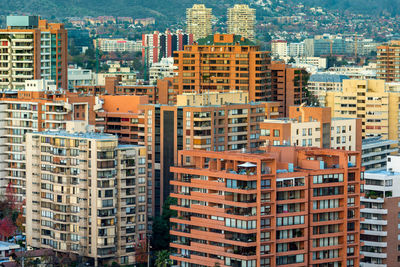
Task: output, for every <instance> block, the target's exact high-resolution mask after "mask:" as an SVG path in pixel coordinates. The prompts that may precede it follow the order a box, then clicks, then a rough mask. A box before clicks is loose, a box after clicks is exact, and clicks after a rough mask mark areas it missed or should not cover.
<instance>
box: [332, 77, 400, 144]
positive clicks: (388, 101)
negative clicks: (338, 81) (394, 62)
mask: <svg viewBox="0 0 400 267" xmlns="http://www.w3.org/2000/svg"><path fill="white" fill-rule="evenodd" d="M399 96H400V90H399V89H398V87H397V89H396V87H393V88H392V89H391V90H390V91H389V90H387V88H386V85H385V81H383V80H343V90H342V91H341V92H334V91H330V92H327V95H326V102H325V105H324V106H326V107H330V108H331V111H332V117H342V118H361V120H362V134H363V138H366V137H373V136H382V138H383V139H390V140H398V139H399V131H398V125H399V116H398V107H399Z"/></svg>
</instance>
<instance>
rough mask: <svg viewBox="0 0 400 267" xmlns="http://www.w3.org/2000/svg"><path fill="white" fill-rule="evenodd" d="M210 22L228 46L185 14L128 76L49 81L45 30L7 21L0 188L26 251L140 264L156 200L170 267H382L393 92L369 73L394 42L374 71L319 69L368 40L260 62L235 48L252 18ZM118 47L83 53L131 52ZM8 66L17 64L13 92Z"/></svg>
mask: <svg viewBox="0 0 400 267" xmlns="http://www.w3.org/2000/svg"><path fill="white" fill-rule="evenodd" d="M227 14H228V15H227V18H228V23H227V25H228V28H227V32H228V33H227V34H220V33H216V34H212V28H214V29H215V28H219V27H220V26H221V25H218V24H216V20H215V19H214V17H212V10H211V9H210V8H206V7H205V6H204V5H194V6H193V7H192V8H189V9H187V21H186V22H187V29H186V32H183V31H176V32H171V31H169V30H167V31H166V32H165V33H160V32H158V31H155V32H154V33H149V34H148V33H143V32H142V33H143V34H142V41H141V51H142V60H143V63H144V64H143V66H144V70H142V71H141V72H139V71H136V70H134V69H133V68H132V67H131V65H130V64H129V63H127V61H122V60H121V61H115V62H112V61H110V62H108V64H109V68H108V70H107V71H102V72H100V73H94V72H91V71H89V72H88V70H87V69H79V68H75V69H72V68H71V69H70V70H68V69H67V64H68V61H67V60H68V59H67V58H66V56H67V54H68V53H67V40H68V37H67V31H66V30H65V29H64V25H63V24H60V23H58V24H53V23H47V21H45V20H40V19H39V17H35V16H11V17H8V21H7V24H8V29H4V30H0V32H1V33H0V39H1V38H2V37H4V38H8V39H9V40H10V41H8V42H5V41H4V40H3V41H2V42H1V43H0V44H1V45H2V46H7V47H8V48H7V49H5V48H3V49H1V50H0V51H1V52H2V53H5V54H6V53H8V56H10V55H11V56H14V54H15V53H17V54H18V53H20V51H22V53H20V54H21V55H17V57H15V58H13V57H8V56H7V55H4V58H3V57H0V59H4V60H7V61H8V63H7V64H11V65H7V66H6V65H4V67H8V66H13V67H14V66H15V68H16V69H15V70H16V72H14V69H10V68H8V69H7V70H4V71H9V73H8V74H7V75H8V76H9V77H12V75H14V73H16V76H18V77H17V78H21V79H19V80H13V79H10V80H7V81H8V82H9V83H8V84H7V85H5V86H4V88H0V89H1V90H0V132H1V133H2V134H3V135H2V138H0V158H1V159H2V162H1V163H0V167H1V170H0V181H1V183H0V189H1V191H2V192H3V193H6V197H12V198H13V199H14V200H15V201H16V203H21V204H22V205H23V210H22V213H21V214H22V217H23V228H22V229H23V230H22V231H23V232H22V233H23V234H24V235H26V244H27V245H29V246H30V247H31V248H33V249H34V251H36V250H42V249H49V250H52V251H54V253H55V255H57V256H59V257H64V256H66V255H68V257H69V256H71V255H73V256H71V257H75V258H76V259H77V260H83V261H86V260H87V261H89V262H92V261H93V263H90V264H93V265H94V266H104V265H105V264H108V265H110V264H114V263H113V262H116V263H118V264H129V265H131V264H137V263H148V264H150V263H149V262H148V261H149V260H154V256H153V255H151V253H150V250H152V247H153V246H154V244H153V243H152V242H155V241H154V240H155V239H157V238H158V236H153V237H151V235H152V234H153V231H155V233H157V234H158V235H160V239H162V238H164V237H161V235H162V234H160V233H158V232H157V231H160V229H159V228H160V225H159V223H160V221H159V220H163V219H164V216H165V214H163V211H164V212H165V210H166V207H165V204H167V203H169V200H170V199H169V198H170V197H172V198H174V199H176V200H177V203H176V204H172V205H171V207H170V208H171V213H174V212H177V216H175V215H173V216H172V217H171V219H170V220H169V221H168V220H165V221H163V222H162V223H164V225H163V226H162V227H164V226H165V228H163V232H164V233H165V234H166V232H167V231H168V228H170V234H171V239H169V237H166V238H165V240H163V241H165V243H166V244H164V249H166V250H168V253H169V255H168V257H170V259H171V260H173V264H174V265H177V266H216V265H223V266H251V267H252V266H316V267H317V266H318V267H325V266H328V267H330V266H333V267H339V266H350V267H351V266H365V267H372V265H373V264H380V265H385V266H387V264H391V265H396V262H397V261H398V257H399V256H400V255H397V254H398V251H397V249H396V248H397V247H396V245H398V246H399V245H400V243H399V244H397V243H398V242H399V241H398V240H399V239H398V238H396V237H398V236H397V235H399V233H397V232H398V227H397V226H398V225H397V224H398V223H400V222H398V218H397V217H398V216H397V212H398V211H397V208H398V207H399V205H398V199H397V197H398V193H397V191H396V190H397V184H396V181H395V179H396V177H397V167H396V164H397V163H398V162H400V160H398V159H397V158H396V157H394V156H393V155H394V154H396V153H398V141H399V138H400V137H399V136H400V135H399V134H400V133H399V120H400V118H399V114H400V113H399V112H398V109H399V107H400V102H399V101H400V95H399V92H400V91H399V89H400V83H396V82H394V81H395V80H394V79H392V78H389V76H387V75H386V76H385V77H383V76H381V74H382V73H390V74H392V73H395V72H396V71H392V69H396V60H395V59H396V51H395V50H396V48H395V47H396V46H397V43H392V44H391V45H392V47H390V46H389V47H388V48H381V47H378V55H377V56H378V59H377V63H376V64H370V65H367V64H365V65H364V66H363V67H351V66H350V67H349V66H346V65H345V66H343V67H334V68H330V69H329V70H327V71H322V70H324V69H326V68H327V67H328V65H330V64H331V59H329V60H328V59H327V58H326V57H321V56H331V57H332V56H338V57H341V56H342V54H343V55H344V54H347V55H356V56H357V55H365V54H368V53H370V52H371V51H374V49H376V43H374V42H373V40H367V39H365V40H364V39H361V38H360V39H358V36H355V37H354V38H353V39H352V38H342V37H341V36H331V35H324V36H316V37H315V38H313V39H310V38H308V39H306V40H305V41H304V42H293V43H287V42H286V41H282V42H280V41H277V42H274V41H273V42H272V45H274V46H275V47H274V48H273V49H272V50H273V51H272V54H271V53H270V52H269V51H264V49H262V48H261V46H259V45H256V43H255V42H253V41H256V38H255V33H254V27H255V10H254V9H252V8H249V6H247V5H235V6H234V7H233V8H228V10H227ZM119 20H120V21H121V22H123V23H133V19H131V18H120V19H119ZM153 21H154V19H152V20H151V19H149V20H148V21H147V20H144V21H143V23H147V22H149V23H153ZM93 23H94V24H99V25H101V24H104V23H111V24H116V23H117V20H115V18H113V17H107V16H105V17H99V18H97V19H95V20H93ZM138 23H139V24H143V23H142V22H141V21H139V22H138ZM154 23H155V21H154ZM143 27H145V25H143ZM257 27H259V26H258V25H257ZM21 28H23V29H21ZM16 32H18V34H17V33H16ZM21 33H23V34H21ZM19 34H20V35H21V36H20V35H19ZM11 35H13V38H11V37H10V36H11ZM22 35H23V36H22ZM53 37H54V38H53ZM48 39H49V40H48ZM53 39H54V40H53ZM21 40H22V41H21ZM48 41H49V42H48ZM53 41H54V42H53ZM103 41H104V42H103ZM124 41H126V39H118V38H107V39H102V38H99V39H97V40H96V42H95V45H96V46H98V47H97V48H99V49H100V50H103V51H104V52H111V51H120V52H122V51H131V50H130V49H131V48H132V47H130V48H129V47H127V46H126V43H124ZM26 42H27V43H29V48H28V47H26V46H25V45H24V44H25V43H26ZM127 42H131V43H130V44H133V43H135V45H138V47H139V43H138V42H137V41H127ZM14 44H15V45H14ZM257 44H258V42H257ZM14 46H15V47H14ZM47 46H49V48H50V50H47ZM374 46H375V48H374ZM0 47H1V46H0ZM132 49H133V48H132ZM135 49H136V50H137V47H136V48H135ZM285 49H286V50H285ZM368 49H370V50H368ZM379 49H382V50H379ZM385 49H387V51H385ZM392 50H394V51H392ZM28 51H29V53H30V54H29V55H26V54H25V53H26V52H28ZM132 51H133V50H132ZM389 52H390V53H389ZM98 53H99V51H96V59H97V57H98ZM280 53H282V54H285V57H280ZM22 54H23V55H22ZM0 56H1V55H0ZM19 56H22V58H21V57H19ZM276 56H279V59H278V60H274V57H276ZM32 57H33V60H32ZM35 57H36V58H35ZM271 57H272V59H271ZM287 57H290V58H289V59H287ZM292 57H293V60H292ZM324 59H325V63H324V62H323V61H324ZM281 60H284V61H281ZM384 60H386V61H385V62H383V61H384ZM0 61H1V60H0ZM19 61H23V63H21V64H28V63H29V62H30V61H33V63H32V64H33V66H35V68H32V73H29V75H28V74H27V73H24V75H22V76H24V77H23V79H22V76H21V75H20V74H21V73H19V72H18V70H17V69H18V68H20V67H21V68H26V67H27V65H19V64H20V62H19ZM48 61H50V63H49V65H46V64H47V63H46V62H48ZM53 61H54V62H53ZM289 61H291V62H292V61H295V63H293V62H292V63H293V64H292V63H289ZM3 63H4V62H3ZM3 63H1V62H0V64H3ZM53 63H54V64H53ZM98 63H99V62H96V64H98ZM139 63H140V62H139ZM4 64H5V63H4ZM324 64H325V65H326V66H325V67H324V66H323V65H324ZM360 64H363V63H361V62H360ZM307 65H311V66H314V67H315V68H316V71H315V72H314V71H309V69H310V68H309V66H307ZM49 66H50V71H49V72H48V71H47V70H48V67H49ZM54 66H57V67H56V68H55V67H54ZM330 66H331V65H330ZM28 67H29V68H30V65H29V66H28ZM315 68H314V70H315ZM39 70H40V72H37V71H39ZM0 71H1V69H0ZM25 74H26V75H25ZM68 74H71V77H70V79H69V78H68ZM145 74H149V75H148V76H146V75H145ZM142 75H143V76H142ZM374 75H375V76H374ZM382 77H383V78H384V79H386V81H385V80H384V79H382ZM394 77H395V76H394ZM0 78H1V75H0ZM380 78H381V79H380ZM53 80H54V81H53ZM14 81H15V83H13V82H14ZM0 85H1V82H0ZM318 105H321V106H322V107H319V106H318ZM364 170H366V173H365V175H364ZM364 178H365V179H366V181H365V182H364ZM364 183H365V186H364ZM382 187H383V188H382ZM364 190H365V192H364ZM363 203H364V204H363ZM376 204H378V205H376ZM377 210H381V211H377ZM153 226H155V228H156V229H154V227H153ZM169 226H170V227H169ZM167 243H170V244H169V246H168V245H167ZM385 245H386V246H387V247H388V249H385V248H384V247H385ZM389 247H390V248H389ZM147 257H148V258H149V259H147ZM150 258H153V259H150ZM361 262H362V263H361ZM371 264H372V265H371ZM380 265H379V266H380Z"/></svg>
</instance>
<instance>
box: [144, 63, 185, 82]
mask: <svg viewBox="0 0 400 267" xmlns="http://www.w3.org/2000/svg"><path fill="white" fill-rule="evenodd" d="M177 69H178V67H177V66H174V58H172V57H169V58H162V59H161V61H160V62H157V63H153V65H151V67H150V70H149V80H150V84H156V83H157V80H161V79H163V78H166V77H174V76H176V74H177V73H175V72H174V71H175V70H177Z"/></svg>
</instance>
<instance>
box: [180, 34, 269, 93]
mask: <svg viewBox="0 0 400 267" xmlns="http://www.w3.org/2000/svg"><path fill="white" fill-rule="evenodd" d="M174 64H175V66H177V67H178V70H177V73H178V74H177V76H176V77H175V78H174V91H175V92H176V94H183V93H193V92H196V93H205V92H217V91H218V92H226V91H232V90H239V91H247V92H248V93H249V99H250V101H266V100H268V98H269V93H270V90H269V84H270V80H269V79H270V71H269V69H268V66H269V64H270V57H269V52H264V51H260V50H259V47H258V46H255V45H254V44H253V43H252V42H251V41H249V40H248V39H245V38H244V37H240V36H236V35H233V34H215V35H213V36H208V37H207V38H204V39H200V40H198V42H197V43H195V44H193V45H190V46H186V47H185V50H184V51H177V52H176V53H175V54H174Z"/></svg>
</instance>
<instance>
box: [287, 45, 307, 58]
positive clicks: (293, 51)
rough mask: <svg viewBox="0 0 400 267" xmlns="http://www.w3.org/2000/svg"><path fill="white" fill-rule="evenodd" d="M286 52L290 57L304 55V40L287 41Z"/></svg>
mask: <svg viewBox="0 0 400 267" xmlns="http://www.w3.org/2000/svg"><path fill="white" fill-rule="evenodd" d="M288 50H289V52H288V54H289V56H290V57H298V58H302V57H304V42H300V43H288Z"/></svg>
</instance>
